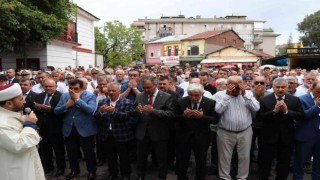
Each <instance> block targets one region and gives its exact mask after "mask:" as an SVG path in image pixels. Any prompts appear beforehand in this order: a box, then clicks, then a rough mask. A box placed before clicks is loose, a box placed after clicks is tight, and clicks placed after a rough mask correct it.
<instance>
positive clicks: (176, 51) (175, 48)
mask: <svg viewBox="0 0 320 180" xmlns="http://www.w3.org/2000/svg"><path fill="white" fill-rule="evenodd" d="M174 55H175V56H179V46H174Z"/></svg>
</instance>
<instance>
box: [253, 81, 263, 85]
mask: <svg viewBox="0 0 320 180" xmlns="http://www.w3.org/2000/svg"><path fill="white" fill-rule="evenodd" d="M259 84H261V85H264V82H263V81H256V82H254V85H259Z"/></svg>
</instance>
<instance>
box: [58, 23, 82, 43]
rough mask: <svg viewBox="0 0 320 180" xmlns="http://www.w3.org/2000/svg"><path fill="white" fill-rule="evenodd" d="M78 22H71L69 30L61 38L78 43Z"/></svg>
mask: <svg viewBox="0 0 320 180" xmlns="http://www.w3.org/2000/svg"><path fill="white" fill-rule="evenodd" d="M76 26H77V24H76V23H74V22H69V24H68V27H67V31H66V32H65V34H64V36H63V37H62V38H60V39H62V40H64V41H67V42H73V43H78V33H77V31H76V30H77V29H76Z"/></svg>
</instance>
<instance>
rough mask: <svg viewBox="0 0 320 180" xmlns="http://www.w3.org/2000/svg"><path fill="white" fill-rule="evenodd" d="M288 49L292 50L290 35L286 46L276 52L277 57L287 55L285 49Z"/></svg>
mask: <svg viewBox="0 0 320 180" xmlns="http://www.w3.org/2000/svg"><path fill="white" fill-rule="evenodd" d="M288 48H293V44H292V34H290V36H289V38H288V42H287V45H286V46H285V47H281V48H279V52H278V54H277V56H284V55H287V49H288Z"/></svg>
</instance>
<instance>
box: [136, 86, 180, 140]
mask: <svg viewBox="0 0 320 180" xmlns="http://www.w3.org/2000/svg"><path fill="white" fill-rule="evenodd" d="M138 104H141V105H142V106H144V105H147V104H148V95H147V94H146V93H145V92H142V93H140V94H139V95H138V96H137V98H136V101H135V103H134V105H133V110H132V111H131V114H132V115H133V116H139V117H140V119H139V121H138V123H137V129H136V137H137V139H139V140H142V139H143V138H144V136H145V134H146V131H148V133H149V136H150V139H151V140H152V141H161V140H168V137H169V126H170V121H172V118H173V117H174V113H173V106H172V100H171V95H170V94H168V93H165V92H163V91H161V90H159V92H158V95H157V97H156V98H155V100H154V102H153V109H154V110H153V112H152V113H151V114H146V113H142V114H140V113H138V112H136V111H135V108H136V107H137V106H138Z"/></svg>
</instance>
